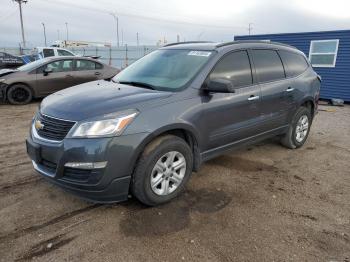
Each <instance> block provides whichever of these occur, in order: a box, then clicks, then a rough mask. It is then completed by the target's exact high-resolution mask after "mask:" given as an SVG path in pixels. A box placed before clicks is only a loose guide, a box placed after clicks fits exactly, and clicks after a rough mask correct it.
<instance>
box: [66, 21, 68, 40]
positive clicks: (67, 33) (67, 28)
mask: <svg viewBox="0 0 350 262" xmlns="http://www.w3.org/2000/svg"><path fill="white" fill-rule="evenodd" d="M65 24H66V34H67V35H66V41H68V23H67V22H66V23H65Z"/></svg>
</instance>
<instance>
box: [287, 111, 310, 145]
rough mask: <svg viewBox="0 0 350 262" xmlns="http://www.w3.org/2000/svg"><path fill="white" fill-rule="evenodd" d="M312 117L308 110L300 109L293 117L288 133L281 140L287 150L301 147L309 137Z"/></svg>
mask: <svg viewBox="0 0 350 262" xmlns="http://www.w3.org/2000/svg"><path fill="white" fill-rule="evenodd" d="M311 123H312V117H311V112H310V109H308V108H306V107H303V106H302V107H300V108H299V109H298V111H297V112H296V114H295V115H294V117H293V120H292V122H291V124H290V126H289V129H288V132H287V133H286V134H285V135H284V136H283V137H282V138H281V143H282V145H284V146H285V147H287V148H290V149H295V148H299V147H302V146H303V145H304V143H305V141H306V139H307V138H308V136H309V132H310V127H311Z"/></svg>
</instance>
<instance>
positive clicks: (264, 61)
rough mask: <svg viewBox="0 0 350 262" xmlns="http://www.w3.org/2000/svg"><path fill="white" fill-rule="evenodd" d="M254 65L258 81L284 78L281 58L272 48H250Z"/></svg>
mask: <svg viewBox="0 0 350 262" xmlns="http://www.w3.org/2000/svg"><path fill="white" fill-rule="evenodd" d="M252 54H253V59H254V65H255V69H256V72H257V74H258V76H259V81H260V82H269V81H274V80H279V79H283V78H285V75H284V69H283V65H282V61H281V58H280V57H279V55H278V54H277V52H276V51H274V50H252Z"/></svg>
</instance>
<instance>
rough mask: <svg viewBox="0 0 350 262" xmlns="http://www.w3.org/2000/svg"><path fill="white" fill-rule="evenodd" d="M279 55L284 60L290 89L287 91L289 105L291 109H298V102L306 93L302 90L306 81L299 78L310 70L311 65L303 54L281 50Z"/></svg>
mask: <svg viewBox="0 0 350 262" xmlns="http://www.w3.org/2000/svg"><path fill="white" fill-rule="evenodd" d="M278 53H279V55H280V57H281V59H282V62H283V65H284V69H285V72H286V77H287V81H288V88H287V90H286V96H287V97H286V99H287V103H289V105H290V106H291V107H293V108H296V107H297V105H298V103H297V101H298V100H299V99H300V98H301V96H302V95H303V94H304V93H305V90H302V87H303V86H304V83H305V79H304V78H300V77H298V76H300V75H301V74H302V73H304V72H305V71H306V70H307V69H308V67H309V64H308V62H307V61H306V58H305V57H304V56H303V55H301V54H298V53H294V52H291V51H287V50H279V51H278Z"/></svg>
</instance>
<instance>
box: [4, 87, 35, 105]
mask: <svg viewBox="0 0 350 262" xmlns="http://www.w3.org/2000/svg"><path fill="white" fill-rule="evenodd" d="M32 99H33V92H32V90H31V89H30V88H29V87H28V86H26V85H22V84H15V85H13V86H11V87H10V88H9V90H8V91H7V100H8V101H9V103H10V104H12V105H25V104H28V103H29V102H30V101H32Z"/></svg>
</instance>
